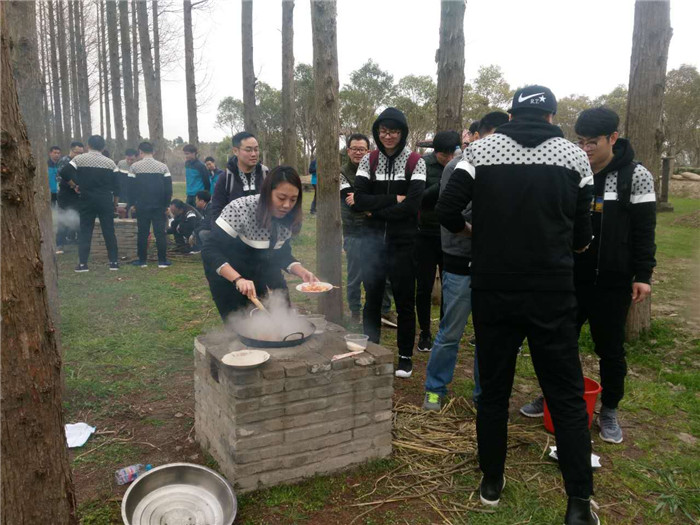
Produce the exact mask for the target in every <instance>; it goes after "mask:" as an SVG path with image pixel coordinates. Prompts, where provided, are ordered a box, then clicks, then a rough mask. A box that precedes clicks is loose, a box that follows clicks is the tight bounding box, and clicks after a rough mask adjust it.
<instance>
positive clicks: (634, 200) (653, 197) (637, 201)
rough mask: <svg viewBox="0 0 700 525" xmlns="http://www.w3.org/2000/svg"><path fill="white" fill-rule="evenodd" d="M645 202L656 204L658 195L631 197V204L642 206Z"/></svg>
mask: <svg viewBox="0 0 700 525" xmlns="http://www.w3.org/2000/svg"><path fill="white" fill-rule="evenodd" d="M643 202H656V194H655V193H645V194H644V195H632V196H630V203H632V204H642V203H643Z"/></svg>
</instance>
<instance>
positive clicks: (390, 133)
mask: <svg viewBox="0 0 700 525" xmlns="http://www.w3.org/2000/svg"><path fill="white" fill-rule="evenodd" d="M379 135H380V136H382V137H398V136H399V135H401V130H400V129H381V128H379Z"/></svg>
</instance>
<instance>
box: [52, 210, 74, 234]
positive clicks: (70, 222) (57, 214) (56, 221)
mask: <svg viewBox="0 0 700 525" xmlns="http://www.w3.org/2000/svg"><path fill="white" fill-rule="evenodd" d="M52 216H53V227H54V230H57V229H58V228H61V227H64V228H66V229H68V230H78V229H80V215H79V214H78V212H77V211H75V210H74V209H72V208H68V209H62V208H58V207H56V208H53V209H52Z"/></svg>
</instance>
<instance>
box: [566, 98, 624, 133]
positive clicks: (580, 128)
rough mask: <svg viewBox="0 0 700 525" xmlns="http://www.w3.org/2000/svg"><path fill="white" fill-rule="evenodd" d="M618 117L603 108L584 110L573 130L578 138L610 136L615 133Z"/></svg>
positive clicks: (611, 111)
mask: <svg viewBox="0 0 700 525" xmlns="http://www.w3.org/2000/svg"><path fill="white" fill-rule="evenodd" d="M619 125H620V117H619V116H618V115H617V113H615V112H614V111H613V110H612V109H610V108H606V107H605V106H599V107H597V108H591V109H585V110H583V111H582V112H581V114H580V115H579V116H578V118H577V119H576V124H575V125H574V130H575V131H576V134H577V135H578V136H580V137H599V136H601V135H611V134H613V133H615V132H616V131H617V128H618V126H619Z"/></svg>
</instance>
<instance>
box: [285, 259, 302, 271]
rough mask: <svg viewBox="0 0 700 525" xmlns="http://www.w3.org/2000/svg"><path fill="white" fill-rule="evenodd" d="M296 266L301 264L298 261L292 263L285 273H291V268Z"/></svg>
mask: <svg viewBox="0 0 700 525" xmlns="http://www.w3.org/2000/svg"><path fill="white" fill-rule="evenodd" d="M297 264H299V265H300V264H301V263H300V262H299V261H294V262H293V263H292V264H290V265H289V266H287V273H292V266H296V265H297Z"/></svg>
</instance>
